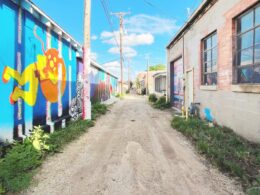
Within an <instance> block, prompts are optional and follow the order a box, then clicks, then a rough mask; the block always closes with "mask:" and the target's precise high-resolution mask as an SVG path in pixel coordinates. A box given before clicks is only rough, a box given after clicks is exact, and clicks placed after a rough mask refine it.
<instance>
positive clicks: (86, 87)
mask: <svg viewBox="0 0 260 195" xmlns="http://www.w3.org/2000/svg"><path fill="white" fill-rule="evenodd" d="M90 15H91V0H84V47H83V66H84V69H83V96H84V97H83V113H82V118H83V120H90V119H91V102H90V79H89V73H90Z"/></svg>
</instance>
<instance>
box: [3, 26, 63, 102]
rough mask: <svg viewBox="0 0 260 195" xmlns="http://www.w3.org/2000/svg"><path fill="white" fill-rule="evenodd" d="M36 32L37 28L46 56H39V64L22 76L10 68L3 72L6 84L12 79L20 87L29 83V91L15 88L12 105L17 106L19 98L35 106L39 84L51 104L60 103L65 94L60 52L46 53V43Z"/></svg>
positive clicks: (29, 68) (30, 66)
mask: <svg viewBox="0 0 260 195" xmlns="http://www.w3.org/2000/svg"><path fill="white" fill-rule="evenodd" d="M36 30H37V27H35V28H34V35H35V37H36V38H37V39H38V40H39V41H40V42H41V44H42V51H43V53H44V55H38V56H37V62H35V63H32V64H30V65H28V66H27V67H26V68H25V70H24V71H23V72H22V73H21V74H20V73H19V72H17V71H16V70H14V69H12V68H10V67H8V66H6V67H5V69H4V71H3V75H2V80H3V82H4V83H7V82H8V81H9V80H10V79H11V78H13V79H15V80H16V81H17V82H18V84H19V86H24V85H25V84H27V83H29V90H28V91H24V90H22V89H21V88H20V87H18V86H17V87H15V89H14V91H13V92H12V93H11V95H10V103H11V104H15V103H16V102H17V101H18V98H22V99H23V100H24V101H25V102H26V103H27V104H28V105H30V106H34V105H35V102H36V99H37V93H38V84H39V83H40V86H41V89H42V92H43V95H44V97H45V98H46V99H47V100H48V101H49V102H51V103H55V102H57V101H58V97H59V93H61V94H60V96H61V97H62V96H63V94H64V91H65V88H66V67H65V64H64V61H63V59H62V58H60V57H59V52H58V51H57V50H56V49H49V50H47V51H46V52H45V50H44V43H43V41H42V40H41V39H40V37H38V35H37V33H36ZM60 71H61V73H60ZM59 73H60V74H59ZM59 87H60V90H59Z"/></svg>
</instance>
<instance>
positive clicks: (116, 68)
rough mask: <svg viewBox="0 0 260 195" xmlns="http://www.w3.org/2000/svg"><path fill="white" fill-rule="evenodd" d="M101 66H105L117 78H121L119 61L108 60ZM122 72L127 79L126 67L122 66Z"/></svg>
mask: <svg viewBox="0 0 260 195" xmlns="http://www.w3.org/2000/svg"><path fill="white" fill-rule="evenodd" d="M103 67H104V68H106V69H107V70H108V71H110V72H111V73H113V74H114V75H116V76H117V77H118V78H119V80H121V76H120V74H121V73H120V72H121V71H120V62H119V61H112V62H108V63H105V64H103ZM123 73H124V75H123V76H124V80H126V79H127V73H128V70H127V68H123Z"/></svg>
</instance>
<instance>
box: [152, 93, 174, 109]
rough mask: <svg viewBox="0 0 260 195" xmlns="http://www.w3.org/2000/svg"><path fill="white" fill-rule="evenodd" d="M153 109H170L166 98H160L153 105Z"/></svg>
mask: <svg viewBox="0 0 260 195" xmlns="http://www.w3.org/2000/svg"><path fill="white" fill-rule="evenodd" d="M153 106H154V108H157V109H161V110H164V109H167V108H170V107H171V103H170V102H167V101H166V97H165V96H161V97H160V98H159V99H158V100H157V101H156V102H155V103H154V104H153Z"/></svg>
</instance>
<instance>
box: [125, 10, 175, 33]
mask: <svg viewBox="0 0 260 195" xmlns="http://www.w3.org/2000/svg"><path fill="white" fill-rule="evenodd" d="M124 23H125V26H126V29H127V31H128V32H130V33H151V34H164V33H170V34H172V33H173V32H174V31H176V30H178V29H179V26H177V24H176V20H171V19H167V18H161V17H158V16H150V15H145V14H138V15H134V16H132V17H130V18H127V19H126V20H125V22H124Z"/></svg>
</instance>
